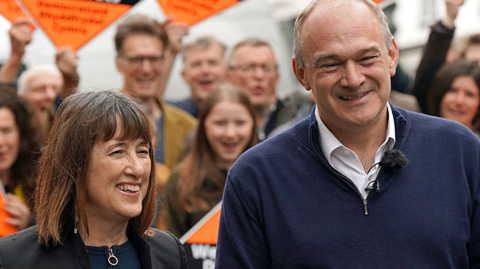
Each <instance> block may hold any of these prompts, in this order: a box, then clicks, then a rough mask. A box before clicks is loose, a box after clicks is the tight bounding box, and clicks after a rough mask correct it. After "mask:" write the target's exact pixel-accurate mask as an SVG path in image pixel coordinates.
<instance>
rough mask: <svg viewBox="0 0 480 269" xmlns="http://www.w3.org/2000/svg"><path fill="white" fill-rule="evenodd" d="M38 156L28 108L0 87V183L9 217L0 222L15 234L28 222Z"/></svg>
mask: <svg viewBox="0 0 480 269" xmlns="http://www.w3.org/2000/svg"><path fill="white" fill-rule="evenodd" d="M39 154H40V134H39V132H38V130H37V127H36V121H35V119H34V117H33V116H32V114H31V111H30V107H29V106H28V104H27V103H26V101H24V100H23V99H22V98H20V97H19V96H18V95H17V93H16V92H15V90H14V89H12V88H10V87H7V86H0V179H1V183H2V185H3V187H4V189H5V190H6V192H7V196H6V199H5V207H4V210H5V211H6V212H7V213H8V214H9V215H10V218H7V219H5V220H0V221H5V222H6V223H8V224H10V225H13V226H14V227H15V228H16V229H17V230H23V229H25V228H27V227H28V226H30V225H31V222H32V217H31V215H32V214H31V209H32V203H31V201H30V198H31V196H32V194H33V189H34V187H33V185H34V184H33V179H32V177H33V170H34V163H35V161H36V160H37V159H38V157H39ZM5 235H7V234H5V233H4V231H0V236H5Z"/></svg>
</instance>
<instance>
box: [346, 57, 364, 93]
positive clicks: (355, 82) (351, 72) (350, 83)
mask: <svg viewBox="0 0 480 269" xmlns="http://www.w3.org/2000/svg"><path fill="white" fill-rule="evenodd" d="M360 69H361V67H360V66H358V64H357V63H356V62H354V61H347V62H346V63H345V66H344V72H343V74H342V76H343V77H342V79H341V81H340V85H341V86H342V87H346V88H350V89H357V88H358V87H360V85H362V84H363V82H365V76H364V75H363V74H362V72H361V70H360Z"/></svg>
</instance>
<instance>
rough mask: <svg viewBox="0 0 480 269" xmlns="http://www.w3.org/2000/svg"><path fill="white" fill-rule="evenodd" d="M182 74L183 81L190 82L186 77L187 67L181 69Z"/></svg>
mask: <svg viewBox="0 0 480 269" xmlns="http://www.w3.org/2000/svg"><path fill="white" fill-rule="evenodd" d="M180 75H181V76H182V78H183V81H185V83H188V82H187V79H186V77H185V68H182V71H180Z"/></svg>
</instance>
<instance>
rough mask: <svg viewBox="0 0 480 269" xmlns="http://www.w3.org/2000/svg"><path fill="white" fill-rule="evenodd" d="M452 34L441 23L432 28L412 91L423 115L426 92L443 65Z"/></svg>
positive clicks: (452, 32) (426, 98) (426, 106)
mask: <svg viewBox="0 0 480 269" xmlns="http://www.w3.org/2000/svg"><path fill="white" fill-rule="evenodd" d="M453 34H454V30H451V29H448V28H446V27H445V26H443V24H442V23H441V22H438V23H437V24H435V25H433V26H432V30H431V32H430V36H429V37H428V42H427V44H426V46H425V50H424V52H423V55H422V59H421V60H420V64H419V66H418V68H417V73H416V75H415V82H414V85H413V89H412V94H413V95H415V97H417V101H418V104H419V105H420V109H421V110H422V112H423V113H428V92H429V91H430V86H431V85H432V81H433V78H434V77H435V74H436V73H437V71H438V70H439V69H440V67H441V66H442V65H443V64H444V63H445V58H446V57H447V52H448V49H449V48H450V43H451V41H452V39H453Z"/></svg>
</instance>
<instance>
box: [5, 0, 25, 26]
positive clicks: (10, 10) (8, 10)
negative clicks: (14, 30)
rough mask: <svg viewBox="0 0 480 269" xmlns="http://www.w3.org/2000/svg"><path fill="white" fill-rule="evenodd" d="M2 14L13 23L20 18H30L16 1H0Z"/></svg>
mask: <svg viewBox="0 0 480 269" xmlns="http://www.w3.org/2000/svg"><path fill="white" fill-rule="evenodd" d="M0 14H2V15H3V16H4V17H5V18H6V19H7V20H8V21H10V22H12V23H13V22H15V21H17V19H19V18H28V17H27V15H25V13H23V11H22V9H21V8H20V7H19V6H18V4H17V3H16V2H15V0H0Z"/></svg>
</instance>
